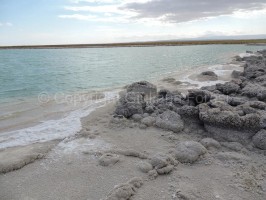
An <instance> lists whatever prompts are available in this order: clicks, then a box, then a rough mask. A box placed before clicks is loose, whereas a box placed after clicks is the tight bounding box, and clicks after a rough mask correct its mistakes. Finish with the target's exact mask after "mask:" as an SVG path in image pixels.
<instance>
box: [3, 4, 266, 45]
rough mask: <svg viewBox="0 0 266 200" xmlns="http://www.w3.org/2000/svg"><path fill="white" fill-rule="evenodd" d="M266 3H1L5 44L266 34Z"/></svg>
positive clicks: (108, 41)
mask: <svg viewBox="0 0 266 200" xmlns="http://www.w3.org/2000/svg"><path fill="white" fill-rule="evenodd" d="M265 22H266V0H185V1H184V0H135V1H133V0H0V45H32V44H71V43H110V42H127V41H146V40H167V39H185V38H195V37H203V36H207V37H211V36H216V35H219V36H220V35H223V36H229V35H257V34H266V25H265Z"/></svg>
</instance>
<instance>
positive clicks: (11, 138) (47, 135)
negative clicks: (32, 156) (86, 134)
mask: <svg viewBox="0 0 266 200" xmlns="http://www.w3.org/2000/svg"><path fill="white" fill-rule="evenodd" d="M117 97H118V91H115V92H106V93H105V98H104V99H101V100H98V101H96V102H95V103H94V104H91V105H89V106H86V107H84V108H81V109H79V110H75V111H73V112H71V113H70V114H69V115H68V116H66V117H64V118H62V119H58V120H49V121H45V122H43V123H41V124H38V125H36V126H33V127H30V128H25V129H20V130H15V131H11V132H6V133H3V134H0V149H3V148H7V147H15V146H25V145H29V144H33V143H37V142H47V141H51V140H55V139H64V138H66V137H69V136H72V135H75V134H76V133H77V132H78V131H80V130H81V121H80V119H81V118H82V117H85V116H87V115H89V114H90V113H91V112H92V111H94V110H95V109H96V108H99V107H102V106H104V105H105V103H106V101H110V100H113V99H116V98H117Z"/></svg>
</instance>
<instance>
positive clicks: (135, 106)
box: [115, 92, 146, 118]
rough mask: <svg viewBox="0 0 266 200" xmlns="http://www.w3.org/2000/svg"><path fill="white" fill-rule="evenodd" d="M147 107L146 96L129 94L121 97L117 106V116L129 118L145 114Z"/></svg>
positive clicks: (135, 93)
mask: <svg viewBox="0 0 266 200" xmlns="http://www.w3.org/2000/svg"><path fill="white" fill-rule="evenodd" d="M145 106H146V102H145V101H144V94H142V93H138V92H128V93H126V94H123V95H122V96H121V97H120V99H119V101H118V103H117V105H116V109H115V114H116V115H122V116H124V117H126V118H129V117H131V116H132V115H134V114H143V111H144V109H145Z"/></svg>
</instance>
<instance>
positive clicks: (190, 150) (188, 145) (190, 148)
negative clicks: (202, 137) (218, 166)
mask: <svg viewBox="0 0 266 200" xmlns="http://www.w3.org/2000/svg"><path fill="white" fill-rule="evenodd" d="M206 152H207V150H206V148H205V147H204V146H203V145H202V144H200V143H198V142H195V141H185V142H180V143H178V144H177V145H176V149H175V151H174V156H175V158H176V159H177V160H178V161H179V162H181V163H194V162H195V161H197V160H198V159H199V157H200V156H201V155H203V154H205V153H206Z"/></svg>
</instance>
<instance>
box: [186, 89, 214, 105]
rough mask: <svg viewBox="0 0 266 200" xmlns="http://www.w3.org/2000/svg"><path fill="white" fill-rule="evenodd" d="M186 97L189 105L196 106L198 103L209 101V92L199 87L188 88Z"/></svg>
mask: <svg viewBox="0 0 266 200" xmlns="http://www.w3.org/2000/svg"><path fill="white" fill-rule="evenodd" d="M187 99H188V101H189V105H191V106H197V105H199V104H202V103H207V102H209V101H210V100H211V93H210V92H208V91H204V90H199V89H194V90H189V91H188V96H187Z"/></svg>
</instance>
